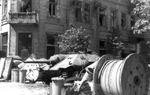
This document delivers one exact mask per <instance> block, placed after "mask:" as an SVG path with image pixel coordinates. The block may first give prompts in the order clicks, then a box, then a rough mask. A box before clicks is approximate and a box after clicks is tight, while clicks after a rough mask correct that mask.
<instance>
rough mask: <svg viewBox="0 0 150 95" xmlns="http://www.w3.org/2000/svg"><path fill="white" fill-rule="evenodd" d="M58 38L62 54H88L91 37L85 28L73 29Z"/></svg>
mask: <svg viewBox="0 0 150 95" xmlns="http://www.w3.org/2000/svg"><path fill="white" fill-rule="evenodd" d="M58 37H59V41H58V44H59V48H60V52H61V53H70V52H75V53H78V52H80V51H81V52H86V51H87V48H88V46H89V40H90V35H89V33H88V32H87V30H86V29H84V28H83V27H79V28H76V27H71V28H70V29H68V30H66V31H65V32H64V33H63V34H60V35H58Z"/></svg>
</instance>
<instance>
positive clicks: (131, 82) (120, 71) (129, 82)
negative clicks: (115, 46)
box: [93, 54, 149, 95]
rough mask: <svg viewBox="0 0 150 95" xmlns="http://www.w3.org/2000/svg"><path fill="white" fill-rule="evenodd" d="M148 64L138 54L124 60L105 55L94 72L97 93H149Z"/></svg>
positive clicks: (128, 94) (108, 94)
mask: <svg viewBox="0 0 150 95" xmlns="http://www.w3.org/2000/svg"><path fill="white" fill-rule="evenodd" d="M147 67H148V66H147V65H146V64H145V62H144V61H143V58H142V57H141V56H140V55H138V54H130V55H129V56H127V57H126V58H125V59H124V60H120V59H114V58H113V56H111V55H104V56H102V57H101V58H100V59H99V62H98V64H97V66H96V68H95V70H94V73H93V81H94V82H93V83H94V84H93V85H94V90H95V91H94V94H95V95H147V93H148V84H149V82H148V76H147Z"/></svg>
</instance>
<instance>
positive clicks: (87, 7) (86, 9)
mask: <svg viewBox="0 0 150 95" xmlns="http://www.w3.org/2000/svg"><path fill="white" fill-rule="evenodd" d="M83 19H84V22H85V23H89V22H90V4H88V3H85V5H84V15H83Z"/></svg>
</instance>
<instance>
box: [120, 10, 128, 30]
mask: <svg viewBox="0 0 150 95" xmlns="http://www.w3.org/2000/svg"><path fill="white" fill-rule="evenodd" d="M126 17H127V15H126V13H123V12H122V13H121V27H122V28H125V27H126V25H127V22H126V21H127V18H126Z"/></svg>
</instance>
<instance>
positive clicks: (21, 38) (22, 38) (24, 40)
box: [18, 33, 32, 56]
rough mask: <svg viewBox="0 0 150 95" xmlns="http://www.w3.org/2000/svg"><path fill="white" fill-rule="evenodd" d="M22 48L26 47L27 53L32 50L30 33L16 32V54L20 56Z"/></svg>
mask: <svg viewBox="0 0 150 95" xmlns="http://www.w3.org/2000/svg"><path fill="white" fill-rule="evenodd" d="M22 49H27V50H28V53H29V54H31V52H32V34H31V33H19V34H18V55H19V56H21V51H22Z"/></svg>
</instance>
